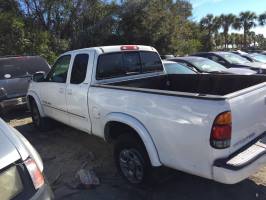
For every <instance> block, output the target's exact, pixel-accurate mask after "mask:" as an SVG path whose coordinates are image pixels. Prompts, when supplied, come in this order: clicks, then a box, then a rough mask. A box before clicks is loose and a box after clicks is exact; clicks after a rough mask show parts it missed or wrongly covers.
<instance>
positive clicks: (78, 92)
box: [66, 52, 93, 133]
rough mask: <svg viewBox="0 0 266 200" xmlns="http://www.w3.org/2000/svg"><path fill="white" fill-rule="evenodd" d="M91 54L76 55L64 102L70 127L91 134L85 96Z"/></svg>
mask: <svg viewBox="0 0 266 200" xmlns="http://www.w3.org/2000/svg"><path fill="white" fill-rule="evenodd" d="M92 64H93V52H84V53H77V54H75V55H74V61H73V65H72V69H71V74H70V78H69V80H68V83H67V89H66V101H67V109H68V113H69V116H70V123H71V126H73V127H76V128H77V129H80V130H83V131H85V132H88V133H90V132H91V121H90V116H89V110H88V102H87V95H88V90H89V83H90V79H91V69H90V68H91V67H92Z"/></svg>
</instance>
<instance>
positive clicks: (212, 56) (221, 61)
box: [210, 55, 226, 65]
mask: <svg viewBox="0 0 266 200" xmlns="http://www.w3.org/2000/svg"><path fill="white" fill-rule="evenodd" d="M210 59H211V60H213V61H215V62H218V63H220V64H221V65H226V62H225V61H224V60H223V59H222V58H219V57H218V56H214V55H211V56H210Z"/></svg>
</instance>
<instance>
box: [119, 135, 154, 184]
mask: <svg viewBox="0 0 266 200" xmlns="http://www.w3.org/2000/svg"><path fill="white" fill-rule="evenodd" d="M114 158H115V163H116V166H117V168H118V170H119V172H120V173H121V174H122V176H123V177H124V178H125V179H126V180H127V181H128V182H129V183H131V184H133V185H143V184H147V183H149V181H150V180H151V174H152V173H151V171H152V167H151V164H150V160H149V157H148V154H147V152H146V149H145V147H144V145H143V143H142V141H140V139H138V138H135V137H134V136H132V135H130V134H125V135H121V136H120V137H119V138H118V140H117V142H116V144H115V148H114Z"/></svg>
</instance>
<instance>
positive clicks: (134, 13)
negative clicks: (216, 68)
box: [0, 0, 266, 63]
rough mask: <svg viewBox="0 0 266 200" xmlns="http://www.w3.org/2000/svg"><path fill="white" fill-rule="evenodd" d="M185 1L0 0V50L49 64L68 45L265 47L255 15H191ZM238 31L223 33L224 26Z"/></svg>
mask: <svg viewBox="0 0 266 200" xmlns="http://www.w3.org/2000/svg"><path fill="white" fill-rule="evenodd" d="M191 16H192V6H191V4H190V3H189V2H188V1H187V0H175V1H173V0H121V1H110V0H108V1H103V0H0V55H15V54H19V55H35V54H39V55H42V56H44V57H45V58H46V59H48V61H49V62H50V63H52V62H53V61H54V59H55V58H56V56H57V55H58V54H60V53H62V52H64V51H67V50H69V49H77V48H83V47H91V46H100V45H114V44H146V45H151V46H154V47H155V48H157V49H158V50H159V52H160V53H161V54H179V55H183V54H189V53H192V52H195V51H208V50H213V49H221V48H229V47H231V48H241V49H245V48H251V47H253V48H255V47H256V48H261V49H263V48H265V47H266V40H265V38H264V36H263V35H256V34H255V33H254V32H250V29H251V28H252V27H254V26H257V25H259V26H264V25H265V24H266V12H265V13H264V14H261V15H259V16H256V15H255V13H252V12H243V13H240V14H239V16H234V15H232V14H229V15H221V16H216V17H215V16H213V15H207V16H206V17H204V18H203V19H202V20H201V21H200V23H196V22H194V21H193V20H191ZM230 28H234V29H237V30H242V31H243V34H235V33H232V34H229V29H230Z"/></svg>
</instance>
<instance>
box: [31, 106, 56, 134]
mask: <svg viewBox="0 0 266 200" xmlns="http://www.w3.org/2000/svg"><path fill="white" fill-rule="evenodd" d="M31 117H32V122H33V125H34V127H35V128H37V129H39V130H40V131H48V130H50V129H51V128H52V124H51V120H50V119H49V118H47V117H42V116H41V115H40V112H39V109H38V106H37V104H36V103H35V101H33V102H32V103H31Z"/></svg>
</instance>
